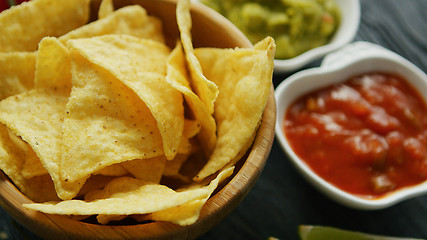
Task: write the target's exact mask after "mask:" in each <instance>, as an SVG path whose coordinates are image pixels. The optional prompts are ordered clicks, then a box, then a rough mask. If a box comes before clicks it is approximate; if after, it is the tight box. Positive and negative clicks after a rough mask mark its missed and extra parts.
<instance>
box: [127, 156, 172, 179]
mask: <svg viewBox="0 0 427 240" xmlns="http://www.w3.org/2000/svg"><path fill="white" fill-rule="evenodd" d="M166 162H167V161H166V158H165V157H164V156H159V157H154V158H148V159H135V160H131V161H127V162H123V163H121V165H122V166H123V167H124V168H125V169H126V170H127V171H128V172H130V173H131V174H132V175H133V176H135V177H136V178H138V179H140V180H144V181H147V182H153V183H160V179H162V175H163V170H164V169H165V165H166Z"/></svg>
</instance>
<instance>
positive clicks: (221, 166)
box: [0, 0, 275, 225]
mask: <svg viewBox="0 0 427 240" xmlns="http://www.w3.org/2000/svg"><path fill="white" fill-rule="evenodd" d="M89 5H90V4H89V0H73V1H69V0H55V1H52V0H32V1H30V2H28V3H23V4H21V5H19V6H16V7H13V8H11V9H9V10H6V11H4V12H2V13H1V14H0V86H1V87H0V123H1V124H0V155H1V156H0V168H1V170H2V171H3V172H4V173H5V174H7V175H8V176H9V178H10V179H11V180H12V181H13V182H14V184H15V186H16V187H17V188H19V189H20V191H22V192H23V193H24V194H25V195H26V196H28V197H29V198H30V199H32V200H33V201H34V202H35V203H32V204H25V207H26V208H28V209H33V210H38V211H41V212H44V213H50V214H63V215H77V216H81V218H85V217H88V216H91V215H96V216H97V220H98V221H99V222H100V223H102V224H107V223H108V222H110V221H117V220H121V219H123V218H125V217H128V216H129V217H132V218H134V219H136V220H138V221H146V220H154V221H170V222H173V223H176V224H180V225H188V224H192V223H194V222H195V221H196V220H197V219H198V216H199V213H200V209H201V208H202V206H203V204H204V203H205V202H206V201H207V199H208V198H209V197H210V196H211V194H212V193H213V192H214V190H215V189H216V188H217V186H218V184H219V183H220V182H221V181H222V180H224V179H226V178H227V177H229V176H230V175H231V174H232V172H233V169H234V167H233V166H234V164H235V163H236V162H237V161H238V160H239V159H240V158H241V157H242V155H243V154H244V153H245V152H246V151H247V149H248V148H249V147H250V146H251V144H252V141H253V139H254V136H255V134H256V130H257V128H258V126H259V124H260V121H261V115H262V113H263V110H264V108H265V105H266V103H267V98H268V95H269V92H270V89H271V78H272V72H273V59H274V52H275V45H274V41H273V39H272V38H266V39H264V40H263V41H261V42H260V43H258V44H256V45H255V46H254V48H251V49H215V48H199V49H194V48H193V45H192V38H191V34H190V31H191V16H190V9H189V8H190V6H189V5H190V3H189V0H182V1H181V0H180V1H179V2H178V4H177V9H176V10H177V22H178V26H179V30H180V35H181V37H180V41H178V42H177V44H176V46H174V47H173V48H170V47H168V46H167V45H166V44H165V37H164V35H163V32H162V22H161V21H160V20H159V19H157V18H156V17H153V16H149V15H148V14H147V12H146V10H145V9H143V8H142V7H141V6H139V5H133V6H126V7H123V8H120V9H116V10H115V9H114V6H113V3H112V1H111V0H104V1H102V3H101V5H100V8H99V13H98V18H97V20H95V21H92V22H88V19H89V12H90V9H89Z"/></svg>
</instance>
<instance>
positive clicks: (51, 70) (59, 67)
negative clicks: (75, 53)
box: [34, 37, 71, 92]
mask: <svg viewBox="0 0 427 240" xmlns="http://www.w3.org/2000/svg"><path fill="white" fill-rule="evenodd" d="M34 87H35V88H57V89H64V91H66V92H70V91H71V57H70V54H69V51H68V49H67V48H66V47H65V46H64V45H62V43H61V42H59V40H58V39H57V38H55V37H45V38H43V39H42V40H41V41H40V43H39V49H38V51H37V61H36V72H35V79H34Z"/></svg>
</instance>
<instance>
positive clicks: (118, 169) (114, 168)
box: [93, 164, 128, 177]
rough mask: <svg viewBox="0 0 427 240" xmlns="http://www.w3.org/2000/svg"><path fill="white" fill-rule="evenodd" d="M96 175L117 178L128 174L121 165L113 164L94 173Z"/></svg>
mask: <svg viewBox="0 0 427 240" xmlns="http://www.w3.org/2000/svg"><path fill="white" fill-rule="evenodd" d="M93 174H94V175H104V176H115V177H120V176H124V175H126V174H128V171H126V169H125V168H123V167H122V166H121V165H120V164H113V165H111V166H108V167H105V168H103V169H101V170H98V171H96V172H94V173H93Z"/></svg>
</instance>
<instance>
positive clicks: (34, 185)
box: [0, 124, 59, 202]
mask: <svg viewBox="0 0 427 240" xmlns="http://www.w3.org/2000/svg"><path fill="white" fill-rule="evenodd" d="M17 141H21V142H23V141H22V140H20V139H18V138H16V139H15V140H13V139H12V138H11V134H9V131H8V129H7V128H6V127H5V126H4V125H3V124H0V169H1V170H3V172H4V173H5V174H6V175H7V176H8V177H9V178H10V179H11V180H12V181H13V183H14V184H15V186H16V187H17V188H18V189H19V190H20V191H22V192H23V193H24V194H25V195H27V196H28V197H29V198H30V199H32V200H33V201H34V202H45V201H53V200H59V198H58V197H57V196H56V192H55V188H54V186H53V183H52V180H51V179H50V176H49V175H47V174H46V175H43V176H40V177H35V178H31V179H26V178H25V177H24V176H23V175H22V169H23V166H24V164H25V160H26V155H27V154H26V152H25V149H23V148H21V147H20V146H18V145H17V144H16V142H17ZM18 144H19V145H21V144H20V143H18ZM23 144H24V145H25V143H23Z"/></svg>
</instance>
